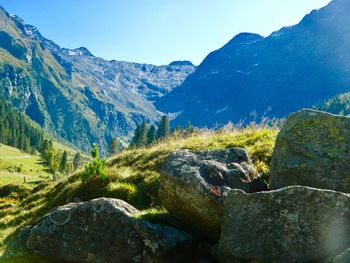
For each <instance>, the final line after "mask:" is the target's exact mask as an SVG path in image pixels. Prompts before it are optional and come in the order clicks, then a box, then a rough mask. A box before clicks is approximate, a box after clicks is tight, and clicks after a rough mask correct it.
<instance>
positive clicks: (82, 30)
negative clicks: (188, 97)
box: [0, 0, 330, 65]
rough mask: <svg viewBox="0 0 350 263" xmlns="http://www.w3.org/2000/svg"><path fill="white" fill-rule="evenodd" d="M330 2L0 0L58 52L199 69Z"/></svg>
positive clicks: (316, 0)
mask: <svg viewBox="0 0 350 263" xmlns="http://www.w3.org/2000/svg"><path fill="white" fill-rule="evenodd" d="M329 2H330V0H0V5H1V6H3V7H4V8H5V9H7V11H8V12H9V13H15V14H17V15H19V16H20V17H22V18H23V19H24V20H25V22H26V23H28V24H32V25H34V26H36V27H37V28H38V29H39V30H40V32H41V33H42V34H43V35H44V36H45V37H46V38H48V39H51V40H53V41H54V42H56V43H57V44H59V45H60V46H61V47H67V48H75V47H80V46H85V47H87V48H88V49H89V50H90V51H91V52H92V53H93V54H94V55H96V56H99V57H102V58H105V59H109V60H111V59H115V60H126V61H133V62H146V63H152V64H158V65H159V64H168V63H170V62H171V61H173V60H191V61H192V62H193V63H195V64H199V63H200V62H201V61H202V60H203V59H204V58H205V56H206V55H208V53H210V52H211V51H213V50H216V49H218V48H220V47H221V46H223V45H224V44H226V43H227V42H228V41H229V40H230V39H231V38H232V37H233V36H234V35H236V34H238V33H240V32H254V33H259V34H262V35H265V36H266V35H269V34H270V33H271V32H273V31H275V30H278V29H279V28H281V27H283V26H288V25H293V24H296V23H298V22H299V21H300V20H301V19H302V18H303V16H304V15H306V14H307V13H309V12H310V11H311V10H313V9H318V8H320V7H322V6H325V5H326V4H328V3H329Z"/></svg>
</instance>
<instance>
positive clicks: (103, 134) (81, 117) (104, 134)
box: [0, 8, 195, 151]
mask: <svg viewBox="0 0 350 263" xmlns="http://www.w3.org/2000/svg"><path fill="white" fill-rule="evenodd" d="M194 70H195V66H193V65H192V63H191V62H188V61H175V62H173V63H171V64H170V65H167V66H154V65H149V64H138V63H130V62H124V61H106V60H104V59H102V58H98V57H95V56H93V55H92V54H91V53H90V52H89V51H88V50H87V49H86V48H83V47H81V48H77V49H73V50H70V49H64V48H60V47H59V46H58V45H56V44H55V43H54V42H52V41H50V40H48V39H46V38H44V37H43V36H42V35H41V34H40V32H39V31H38V29H37V28H35V27H34V26H31V25H26V24H24V22H23V20H22V19H21V18H19V17H17V16H16V15H10V14H8V13H7V12H6V11H5V10H4V9H3V8H1V9H0V79H1V81H0V85H1V89H0V96H1V97H3V98H5V99H6V100H8V101H10V102H11V103H12V104H13V105H14V106H15V107H17V108H18V109H20V110H21V111H22V112H25V113H26V114H27V115H28V116H29V117H30V118H32V119H33V120H34V121H35V122H37V123H38V124H40V125H41V126H42V127H44V128H45V129H46V130H47V131H49V132H50V133H51V134H53V135H54V136H55V137H58V138H60V139H61V140H64V141H66V142H69V143H71V144H73V145H75V146H77V147H79V148H81V149H82V150H85V151H86V150H89V149H90V148H91V146H92V144H93V143H98V144H99V145H100V146H101V149H102V150H103V149H106V147H107V145H108V144H109V143H110V141H111V140H112V138H114V137H118V138H119V139H120V140H122V141H124V142H125V143H126V142H128V141H129V139H130V137H131V136H132V131H133V130H134V129H135V127H136V125H137V124H138V123H140V122H142V121H143V120H147V122H149V123H154V122H155V121H157V120H158V119H159V118H160V117H161V113H160V112H159V111H158V110H157V109H156V108H155V106H154V105H153V102H154V101H156V100H157V99H158V98H159V97H161V96H163V95H164V94H166V93H168V92H169V91H171V90H172V89H173V88H175V87H176V86H178V85H179V84H181V83H182V81H183V80H184V79H185V78H186V76H187V75H189V74H190V73H192V72H193V71H194Z"/></svg>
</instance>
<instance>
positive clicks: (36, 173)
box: [0, 144, 51, 186]
mask: <svg viewBox="0 0 350 263" xmlns="http://www.w3.org/2000/svg"><path fill="white" fill-rule="evenodd" d="M50 177H51V175H50V174H49V173H48V172H47V167H45V165H44V164H43V160H42V159H41V157H40V156H38V155H31V154H28V153H24V152H21V151H20V150H19V149H17V148H13V147H10V146H7V145H3V144H0V186H3V185H5V184H9V183H16V184H17V183H23V182H24V180H25V181H26V182H27V183H30V182H33V181H39V180H45V179H48V178H50Z"/></svg>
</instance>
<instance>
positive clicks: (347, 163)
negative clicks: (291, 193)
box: [270, 110, 350, 193]
mask: <svg viewBox="0 0 350 263" xmlns="http://www.w3.org/2000/svg"><path fill="white" fill-rule="evenodd" d="M290 185H304V186H310V187H315V188H321V189H331V190H336V191H340V192H346V193H348V192H350V118H348V117H341V116H337V115H332V114H328V113H325V112H319V111H314V110H302V111H299V112H296V113H294V114H292V115H291V116H290V117H288V119H287V121H286V123H285V125H284V127H283V128H282V130H281V132H280V133H279V135H278V136H277V140H276V145H275V148H274V151H273V156H272V165H271V177H270V187H271V188H272V189H278V188H282V187H286V186H290Z"/></svg>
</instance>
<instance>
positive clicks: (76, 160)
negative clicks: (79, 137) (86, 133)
mask: <svg viewBox="0 0 350 263" xmlns="http://www.w3.org/2000/svg"><path fill="white" fill-rule="evenodd" d="M81 159H82V158H81V154H80V152H77V153H76V154H75V155H74V159H73V169H74V171H75V170H77V169H78V168H79V166H80V165H81Z"/></svg>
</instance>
